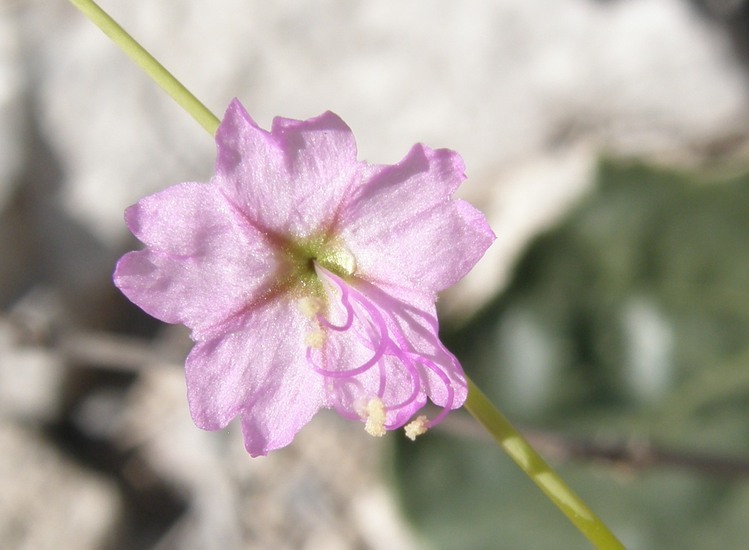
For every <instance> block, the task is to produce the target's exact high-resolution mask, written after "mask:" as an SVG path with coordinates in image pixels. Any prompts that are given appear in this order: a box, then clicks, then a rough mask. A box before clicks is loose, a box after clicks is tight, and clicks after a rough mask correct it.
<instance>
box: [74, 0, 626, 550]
mask: <svg viewBox="0 0 749 550" xmlns="http://www.w3.org/2000/svg"><path fill="white" fill-rule="evenodd" d="M70 1H71V2H72V3H73V4H74V5H75V6H76V7H77V8H78V9H80V10H81V11H82V12H83V13H84V15H86V17H88V18H89V19H91V21H92V22H93V23H94V24H95V25H96V26H98V27H99V28H100V29H101V30H102V31H104V33H105V34H106V35H107V36H109V37H110V38H111V39H112V40H113V41H114V43H115V44H117V45H118V46H119V47H120V48H121V49H122V50H123V51H124V52H125V53H126V54H127V55H128V56H129V57H130V58H131V59H132V60H133V61H135V63H137V64H138V65H139V66H140V67H141V68H142V69H143V70H144V71H145V72H146V73H147V74H148V76H150V77H151V78H152V79H153V80H154V81H155V82H156V83H157V84H158V85H159V86H161V88H162V89H163V90H164V91H166V92H167V93H168V94H169V95H170V96H171V97H172V98H173V99H174V100H175V101H176V102H177V103H178V104H179V105H180V106H181V107H182V108H183V109H184V110H185V111H187V113H188V114H189V115H190V116H192V117H193V118H194V119H195V120H196V121H197V122H198V123H199V124H200V125H201V126H203V128H205V129H206V130H207V131H208V133H209V134H211V135H213V134H215V133H216V129H217V128H218V125H219V119H218V118H216V116H215V115H214V114H213V113H211V112H210V111H209V110H208V109H207V108H206V106H205V105H203V103H201V102H200V101H199V100H198V99H197V98H196V97H195V96H194V95H193V94H192V93H190V91H189V90H187V88H185V87H184V86H183V85H182V84H181V83H180V82H179V81H178V80H177V79H176V78H174V76H172V74H171V73H169V71H167V70H166V69H165V68H164V67H163V66H162V65H161V63H159V62H158V61H156V59H155V58H154V57H153V56H152V55H151V54H150V53H148V52H147V51H146V50H145V48H143V47H142V46H141V45H140V44H138V43H137V42H136V41H135V40H134V39H133V38H132V37H131V36H130V35H129V34H128V33H127V32H126V31H125V30H124V29H123V28H122V27H121V26H120V25H119V24H117V22H116V21H114V19H112V18H111V17H110V16H109V15H108V14H107V13H106V12H105V11H104V10H102V9H101V8H100V7H99V6H98V5H97V4H96V3H94V2H93V1H91V0H70ZM468 388H469V392H468V399H467V400H466V403H465V407H466V409H468V411H469V412H470V413H471V414H472V415H473V416H474V418H476V420H478V422H479V423H480V424H481V425H482V426H483V427H484V428H485V429H486V430H487V431H489V433H491V434H492V436H493V437H494V439H495V440H496V441H497V443H498V444H499V446H500V447H502V449H504V450H505V452H507V454H509V455H510V457H511V458H512V459H513V460H514V461H515V462H516V463H517V465H518V466H520V468H521V469H522V470H523V472H525V473H526V475H528V477H530V478H531V479H532V480H533V481H534V483H536V485H538V487H539V488H540V489H541V490H542V491H543V492H544V494H546V496H547V497H548V498H549V499H551V501H552V502H553V503H554V504H556V505H557V507H559V509H560V510H561V511H562V512H563V513H564V514H565V515H566V516H567V517H568V518H569V519H570V521H572V523H573V524H574V525H575V527H577V528H578V529H579V530H580V532H581V533H582V534H583V535H585V536H586V537H587V538H588V540H589V541H590V542H591V543H593V545H594V546H595V547H596V548H598V549H600V550H620V549H623V548H624V546H622V544H621V543H620V542H619V541H618V540H617V539H616V537H614V535H613V534H612V533H611V532H610V531H609V530H608V528H607V527H606V526H605V525H604V524H603V522H602V521H601V520H600V519H599V518H598V517H597V516H596V515H595V514H594V513H593V512H592V511H591V510H590V509H589V508H588V507H587V506H586V505H585V503H584V502H583V501H582V500H580V498H579V497H578V496H577V495H575V494H574V493H573V492H572V490H571V489H570V488H569V487H567V485H566V484H565V483H564V481H562V480H561V478H560V477H559V476H558V475H557V474H556V472H554V471H553V470H552V469H551V468H550V467H549V466H548V465H547V464H546V462H544V460H543V459H542V458H541V457H540V456H539V454H538V453H537V452H536V451H535V450H534V449H533V447H531V446H530V444H529V443H528V442H527V441H526V440H525V439H523V437H522V436H521V435H520V433H518V431H517V430H516V429H515V428H513V427H512V425H511V424H510V423H509V422H508V421H507V419H505V417H504V416H502V414H501V413H500V412H499V411H498V410H497V409H496V407H494V405H492V403H491V402H490V401H489V399H488V398H487V397H486V396H485V395H484V394H483V393H482V392H481V390H480V389H479V388H478V387H477V386H476V385H475V384H474V383H473V381H471V380H470V379H468Z"/></svg>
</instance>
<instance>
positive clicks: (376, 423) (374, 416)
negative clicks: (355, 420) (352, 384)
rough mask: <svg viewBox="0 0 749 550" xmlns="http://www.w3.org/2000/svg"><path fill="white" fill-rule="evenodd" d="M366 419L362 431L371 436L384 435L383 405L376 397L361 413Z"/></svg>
mask: <svg viewBox="0 0 749 550" xmlns="http://www.w3.org/2000/svg"><path fill="white" fill-rule="evenodd" d="M363 413H364V414H363V415H362V416H364V417H365V418H366V422H365V424H364V430H365V431H366V432H367V433H368V434H369V435H371V436H374V437H382V436H383V435H385V432H386V431H387V430H385V418H386V416H385V404H384V403H383V402H382V400H381V399H379V398H378V397H373V398H372V399H370V400H369V402H368V403H367V407H366V409H365V410H364V411H363Z"/></svg>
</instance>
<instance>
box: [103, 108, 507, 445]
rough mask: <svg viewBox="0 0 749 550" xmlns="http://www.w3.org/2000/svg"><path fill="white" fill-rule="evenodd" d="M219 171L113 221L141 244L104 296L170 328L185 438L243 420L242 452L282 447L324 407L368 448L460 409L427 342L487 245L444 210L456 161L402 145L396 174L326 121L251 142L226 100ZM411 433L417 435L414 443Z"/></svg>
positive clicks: (485, 237) (457, 203) (450, 371)
mask: <svg viewBox="0 0 749 550" xmlns="http://www.w3.org/2000/svg"><path fill="white" fill-rule="evenodd" d="M216 142H217V150H218V155H217V162H216V175H215V176H214V177H213V178H212V179H211V181H210V182H208V183H181V184H178V185H175V186H173V187H169V188H167V189H165V190H164V191H161V192H159V193H156V194H154V195H151V196H149V197H145V198H144V199H142V200H141V201H140V202H138V203H137V204H136V205H134V206H132V207H130V208H129V209H128V210H127V212H126V216H125V217H126V222H127V225H128V227H129V228H130V230H131V231H132V233H133V234H134V235H135V236H136V237H137V238H138V239H139V240H140V241H141V242H142V243H143V244H144V245H145V248H144V249H143V250H139V251H135V252H130V253H128V254H126V255H125V256H123V257H122V259H120V261H119V262H118V264H117V268H116V270H115V274H114V281H115V284H116V285H117V286H118V287H119V288H120V289H121V290H122V292H123V293H124V294H125V295H126V296H127V297H128V298H129V299H130V300H132V301H133V302H134V303H135V304H137V305H138V306H140V307H141V308H142V309H143V310H144V311H146V312H147V313H149V314H150V315H153V316H154V317H156V318H158V319H161V320H162V321H165V322H168V323H183V324H185V325H186V326H187V327H189V328H190V329H191V331H192V338H193V340H194V341H195V346H194V348H193V349H192V351H191V353H190V355H189V356H188V358H187V361H186V377H187V391H188V402H189V405H190V411H191V413H192V417H193V419H194V421H195V423H196V425H197V426H199V427H201V428H204V429H209V430H216V429H221V428H223V427H225V426H226V425H227V424H228V423H229V422H231V421H232V420H233V419H234V418H236V417H240V419H241V423H242V428H243V433H244V438H245V446H246V448H247V450H248V452H249V453H250V454H251V455H253V456H258V455H264V454H267V453H268V452H269V451H271V450H274V449H278V448H280V447H283V446H285V445H288V444H289V443H290V442H291V441H292V440H293V438H294V436H295V435H296V433H297V432H298V431H299V430H300V429H301V428H302V427H303V426H304V425H305V424H306V423H307V422H309V420H310V419H311V418H312V417H313V416H314V414H315V413H316V412H317V411H318V410H319V409H320V408H322V407H330V408H334V409H336V410H337V411H338V412H339V413H341V415H343V416H345V417H347V418H351V419H355V420H360V421H362V422H365V425H366V428H367V431H369V432H370V433H372V434H373V435H382V433H384V432H385V431H387V430H392V429H396V428H399V427H402V426H404V425H406V424H407V423H408V422H409V421H411V420H413V417H414V415H415V414H416V412H417V411H418V410H419V409H421V408H422V407H423V406H424V404H425V403H426V402H427V399H430V400H431V401H432V402H433V403H435V404H436V405H438V406H440V407H442V408H443V410H442V412H441V413H439V414H438V415H437V416H436V417H435V418H433V419H431V420H426V419H425V417H419V421H418V423H419V429H420V431H418V430H417V431H416V433H421V432H422V431H423V430H424V429H426V428H428V427H430V426H432V425H434V424H436V423H437V422H439V421H440V420H441V419H442V418H443V417H444V415H445V414H446V413H447V412H448V411H449V410H452V409H455V408H457V407H460V406H461V405H462V404H463V402H464V401H465V398H466V384H465V378H464V375H463V371H462V369H461V367H460V364H459V363H458V361H457V360H456V359H455V357H454V356H453V355H452V354H451V353H450V352H449V351H447V350H446V349H445V347H444V346H443V345H442V343H441V342H440V340H439V336H438V324H437V318H436V313H435V307H434V304H435V300H436V293H437V292H439V291H440V290H443V289H445V288H447V287H449V286H450V285H452V284H454V283H455V282H456V281H458V280H459V279H460V278H461V277H463V276H464V275H465V274H466V273H467V272H468V270H470V269H471V267H473V265H474V264H475V263H476V262H477V261H478V260H479V258H480V257H481V256H482V255H483V253H484V252H485V250H486V249H487V248H488V246H489V245H490V244H491V243H492V241H493V240H494V235H493V233H492V232H491V230H490V229H489V227H488V225H487V223H486V220H485V218H484V216H483V215H482V214H481V213H480V212H479V211H478V210H476V209H475V208H473V207H472V206H470V205H469V204H468V203H466V202H464V201H461V200H456V199H453V198H452V194H453V193H454V191H455V190H456V189H457V187H458V186H459V185H460V183H461V182H462V181H463V180H464V179H465V176H464V174H463V170H464V167H463V162H462V160H461V158H460V156H459V155H457V154H456V153H454V152H452V151H449V150H446V149H440V150H432V149H429V148H428V147H425V146H423V145H416V146H414V147H413V148H412V149H411V151H410V152H409V153H408V154H407V155H406V157H405V158H404V159H403V160H402V161H401V162H400V163H398V164H395V165H392V166H378V165H369V164H367V163H365V162H361V161H359V160H357V158H356V155H357V151H356V142H355V140H354V136H353V134H352V133H351V130H350V129H349V128H348V126H346V124H345V123H344V122H343V121H342V120H341V119H340V118H338V116H336V115H335V114H333V113H329V112H328V113H325V114H323V115H321V116H319V117H317V118H313V119H310V120H306V121H296V120H289V119H282V118H277V119H275V120H274V122H273V125H272V128H271V131H270V132H268V131H265V130H263V129H261V128H259V127H258V126H257V125H256V124H255V122H254V121H253V120H252V118H251V117H250V116H249V115H248V114H247V112H246V111H245V109H244V107H242V105H241V104H240V103H239V101H237V100H234V101H233V102H232V103H231V105H230V106H229V108H228V110H227V111H226V114H225V117H224V119H223V121H222V122H221V125H220V127H219V129H218V131H217V133H216ZM412 431H413V430H412Z"/></svg>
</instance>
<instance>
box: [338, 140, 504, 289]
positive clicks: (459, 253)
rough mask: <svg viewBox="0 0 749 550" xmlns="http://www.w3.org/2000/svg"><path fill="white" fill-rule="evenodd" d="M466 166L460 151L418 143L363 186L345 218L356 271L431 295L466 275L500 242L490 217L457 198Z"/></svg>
mask: <svg viewBox="0 0 749 550" xmlns="http://www.w3.org/2000/svg"><path fill="white" fill-rule="evenodd" d="M463 169H464V166H463V161H462V159H461V158H460V156H459V155H458V154H457V153H455V152H453V151H449V150H447V149H437V150H432V149H429V148H428V147H425V146H423V145H416V146H414V147H413V148H412V149H411V151H410V152H409V153H408V155H406V157H405V158H404V159H403V160H402V161H401V162H400V163H398V164H396V165H393V166H387V167H381V168H380V169H379V171H378V172H377V173H376V175H374V176H373V177H372V178H371V179H369V180H368V181H367V182H366V183H364V184H363V185H362V186H360V188H359V189H358V191H357V193H356V195H355V196H353V197H352V198H351V200H350V201H349V202H348V203H347V204H346V205H345V207H344V208H343V209H342V212H343V217H342V220H341V223H340V227H341V237H342V240H343V241H344V242H346V244H347V246H348V247H349V249H350V250H351V251H352V252H353V254H354V256H355V257H356V263H357V273H360V274H362V275H363V277H365V278H367V279H368V280H371V281H375V282H391V283H398V284H400V285H407V284H408V285H413V286H415V287H416V288H420V289H423V290H425V291H426V292H432V293H434V292H438V291H440V290H444V289H445V288H447V287H449V286H451V285H453V284H455V283H456V282H457V281H458V280H459V279H460V278H461V277H463V276H464V275H465V274H466V273H467V272H468V271H469V270H470V269H471V268H472V267H473V266H474V264H475V263H476V262H477V261H478V260H479V259H480V258H481V256H483V254H484V252H485V251H486V249H487V248H488V247H489V245H490V244H491V243H492V242H493V241H494V234H493V233H492V231H491V229H490V228H489V225H488V224H487V222H486V219H485V218H484V216H483V214H481V213H480V212H479V211H478V210H476V209H475V208H474V207H473V206H471V205H470V204H468V203H467V202H465V201H462V200H455V199H452V194H453V192H454V191H455V190H456V188H457V187H458V185H459V184H460V183H461V182H462V181H463V180H464V179H465V175H464V174H463Z"/></svg>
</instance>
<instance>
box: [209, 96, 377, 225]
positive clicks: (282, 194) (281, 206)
mask: <svg viewBox="0 0 749 550" xmlns="http://www.w3.org/2000/svg"><path fill="white" fill-rule="evenodd" d="M216 143H217V145H218V159H217V161H216V176H215V181H216V182H217V183H218V184H219V185H220V186H221V188H222V189H223V190H224V192H225V193H226V194H227V195H228V196H229V197H231V199H232V200H233V201H234V202H235V203H236V204H237V206H238V207H239V208H240V209H241V210H242V211H243V212H245V214H246V215H247V217H248V219H250V220H251V221H252V222H253V223H255V224H257V226H258V227H260V228H262V229H263V230H264V231H268V232H272V233H275V234H277V235H283V236H286V237H295V238H297V239H304V238H307V237H310V236H318V235H319V234H320V233H325V232H327V231H328V230H329V229H330V226H331V225H332V224H333V222H334V220H335V218H336V216H337V214H338V208H339V206H340V203H341V201H342V198H343V197H344V195H345V194H346V193H347V191H348V189H349V187H350V186H351V184H352V182H356V181H358V179H359V178H360V175H359V174H360V172H361V171H366V170H365V167H366V165H365V164H364V163H360V162H358V161H357V160H356V141H355V139H354V136H353V134H352V133H351V129H350V128H349V127H348V126H346V124H345V123H344V122H343V121H342V120H341V119H340V118H339V117H338V116H337V115H335V114H333V113H331V112H327V113H324V114H322V115H320V116H318V117H316V118H312V119H309V120H305V121H297V120H291V119H285V118H276V119H274V121H273V127H272V129H271V131H270V132H267V131H265V130H262V129H261V128H259V127H258V126H257V124H256V123H255V122H254V121H253V120H252V118H251V117H250V115H249V114H247V112H246V111H245V109H244V107H242V105H241V104H240V103H239V101H237V100H234V101H233V102H232V103H231V105H230V106H229V108H228V109H227V111H226V115H225V116H224V119H223V121H222V122H221V125H220V126H219V129H218V132H217V133H216Z"/></svg>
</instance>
